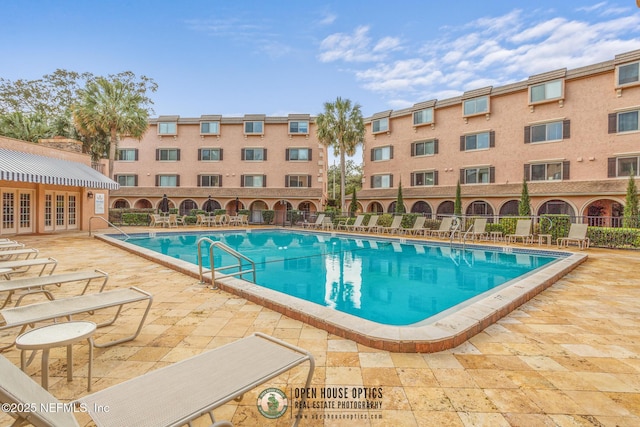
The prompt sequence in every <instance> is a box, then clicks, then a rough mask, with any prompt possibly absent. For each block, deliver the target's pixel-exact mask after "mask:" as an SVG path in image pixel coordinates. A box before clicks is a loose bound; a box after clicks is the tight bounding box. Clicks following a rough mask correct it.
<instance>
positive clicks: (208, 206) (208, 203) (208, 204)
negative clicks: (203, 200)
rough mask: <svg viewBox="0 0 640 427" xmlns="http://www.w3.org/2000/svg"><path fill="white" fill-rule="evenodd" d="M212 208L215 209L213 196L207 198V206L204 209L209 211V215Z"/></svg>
mask: <svg viewBox="0 0 640 427" xmlns="http://www.w3.org/2000/svg"><path fill="white" fill-rule="evenodd" d="M212 208H213V203H212V202H211V196H209V197H208V198H207V205H206V206H205V208H204V209H205V211H207V212H208V213H211V211H212Z"/></svg>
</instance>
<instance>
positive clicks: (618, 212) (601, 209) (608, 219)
mask: <svg viewBox="0 0 640 427" xmlns="http://www.w3.org/2000/svg"><path fill="white" fill-rule="evenodd" d="M583 215H584V216H586V217H587V224H589V225H590V226H592V227H622V217H623V215H624V206H622V204H620V203H618V202H616V201H615V200H610V199H599V200H594V201H593V202H591V203H589V205H587V207H586V208H585V211H584V213H583Z"/></svg>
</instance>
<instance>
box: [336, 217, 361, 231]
mask: <svg viewBox="0 0 640 427" xmlns="http://www.w3.org/2000/svg"><path fill="white" fill-rule="evenodd" d="M363 220H364V215H358V216H357V217H356V220H355V221H354V222H353V224H348V220H345V221H344V222H342V221H341V222H340V223H339V224H338V229H342V230H351V231H354V230H356V229H357V228H359V227H361V226H362V221H363Z"/></svg>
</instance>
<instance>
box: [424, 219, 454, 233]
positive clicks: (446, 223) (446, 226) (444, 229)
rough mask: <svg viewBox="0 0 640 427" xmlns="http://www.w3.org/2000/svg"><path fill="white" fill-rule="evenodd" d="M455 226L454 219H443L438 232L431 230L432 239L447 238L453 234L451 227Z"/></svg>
mask: <svg viewBox="0 0 640 427" xmlns="http://www.w3.org/2000/svg"><path fill="white" fill-rule="evenodd" d="M452 225H453V218H452V217H450V216H447V217H444V218H442V222H440V227H439V228H438V229H437V230H431V231H430V232H429V236H432V237H443V236H444V237H447V236H449V235H450V234H451V226H452Z"/></svg>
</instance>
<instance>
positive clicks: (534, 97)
mask: <svg viewBox="0 0 640 427" xmlns="http://www.w3.org/2000/svg"><path fill="white" fill-rule="evenodd" d="M559 98H562V80H555V81H553V82H547V83H542V84H539V85H534V86H530V87H529V102H530V103H531V104H534V103H537V102H545V101H550V100H554V99H559Z"/></svg>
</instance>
